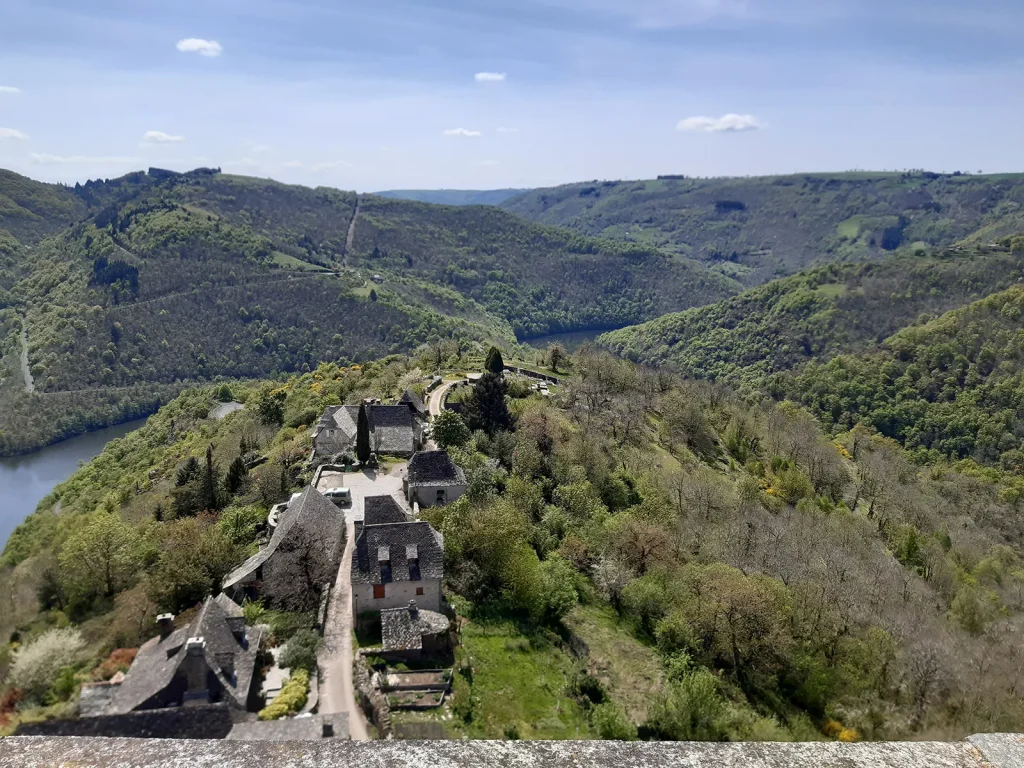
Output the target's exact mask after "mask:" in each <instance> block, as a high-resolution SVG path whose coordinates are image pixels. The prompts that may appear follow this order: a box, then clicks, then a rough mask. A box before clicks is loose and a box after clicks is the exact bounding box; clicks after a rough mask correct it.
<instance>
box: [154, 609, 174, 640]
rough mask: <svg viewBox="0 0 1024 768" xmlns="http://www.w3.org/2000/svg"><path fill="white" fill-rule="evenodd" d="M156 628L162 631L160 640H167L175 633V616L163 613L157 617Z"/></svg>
mask: <svg viewBox="0 0 1024 768" xmlns="http://www.w3.org/2000/svg"><path fill="white" fill-rule="evenodd" d="M156 626H157V628H158V629H159V630H160V639H161V640H165V639H167V637H168V636H169V635H170V634H171V633H172V632H173V631H174V614H173V613H161V614H160V615H159V616H157V617H156Z"/></svg>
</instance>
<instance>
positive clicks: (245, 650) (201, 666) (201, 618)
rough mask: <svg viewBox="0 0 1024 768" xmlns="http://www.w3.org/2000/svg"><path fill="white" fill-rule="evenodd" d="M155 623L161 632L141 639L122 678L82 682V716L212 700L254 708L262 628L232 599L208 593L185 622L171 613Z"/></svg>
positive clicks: (114, 713) (241, 708)
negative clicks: (249, 623) (176, 622)
mask: <svg viewBox="0 0 1024 768" xmlns="http://www.w3.org/2000/svg"><path fill="white" fill-rule="evenodd" d="M157 624H158V627H159V630H160V634H159V635H158V636H156V637H154V638H151V639H150V640H148V641H147V642H145V643H143V645H142V647H141V648H139V653H138V655H137V656H136V657H135V661H133V662H132V665H131V667H130V668H129V670H128V672H127V673H125V675H124V676H123V677H115V678H114V680H112V681H111V682H107V683H93V684H88V683H87V684H84V685H83V686H82V690H81V694H80V699H79V712H80V714H81V716H82V717H95V716H100V715H123V714H127V713H129V712H135V711H139V710H149V709H161V708H166V707H180V706H185V705H199V704H210V703H216V702H225V703H227V705H228V706H229V707H231V708H232V709H235V710H239V711H246V710H248V709H252V708H255V707H256V706H258V703H259V702H258V700H257V694H258V685H257V682H256V681H257V679H258V677H259V676H258V675H257V674H256V652H257V651H258V650H259V647H260V639H261V636H262V630H261V629H259V628H257V627H247V626H246V625H245V617H244V615H243V614H242V609H241V607H240V606H239V605H238V604H237V603H235V602H233V601H232V600H230V599H229V598H228V597H227V596H225V595H217V596H216V597H208V598H206V602H204V603H203V607H202V608H201V609H200V611H199V613H198V615H197V616H196V617H195V619H193V620H192V622H191V623H189V624H188V625H186V626H183V627H180V628H179V627H175V625H174V616H172V615H171V614H164V615H162V616H159V617H158V619H157Z"/></svg>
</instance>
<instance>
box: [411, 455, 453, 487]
mask: <svg viewBox="0 0 1024 768" xmlns="http://www.w3.org/2000/svg"><path fill="white" fill-rule="evenodd" d="M408 477H409V485H411V486H417V485H421V486H422V485H465V484H466V473H465V472H463V471H462V467H460V466H459V465H458V464H456V463H455V462H454V461H452V457H451V456H449V455H448V452H447V451H420V452H419V453H417V454H415V455H414V456H413V457H412V459H410V461H409V474H408Z"/></svg>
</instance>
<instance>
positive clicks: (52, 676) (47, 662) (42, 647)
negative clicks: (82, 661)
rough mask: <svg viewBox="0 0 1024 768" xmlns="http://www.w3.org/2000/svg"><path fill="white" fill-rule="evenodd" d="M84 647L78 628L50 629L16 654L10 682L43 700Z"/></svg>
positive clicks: (31, 696) (8, 679) (36, 698)
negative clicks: (58, 677) (61, 672)
mask: <svg viewBox="0 0 1024 768" xmlns="http://www.w3.org/2000/svg"><path fill="white" fill-rule="evenodd" d="M84 648H85V640H83V639H82V633H81V632H79V631H78V630H77V629H74V628H71V627H68V628H65V629H51V630H49V631H47V632H45V633H43V634H42V635H40V636H39V638H37V639H36V640H35V641H34V642H31V643H29V644H28V645H25V646H22V647H21V648H19V649H18V650H16V651H15V652H14V654H13V660H12V663H11V671H10V673H9V674H8V676H7V681H8V682H9V683H10V684H11V685H12V686H14V687H15V688H18V689H19V690H21V691H22V692H23V693H24V694H25V696H27V697H29V698H31V699H34V700H36V701H40V700H42V699H43V697H44V696H45V695H46V693H47V692H48V691H49V690H50V686H51V685H53V683H54V682H55V681H56V679H57V676H58V675H59V674H60V671H61V670H62V669H64V668H65V667H70V666H71V665H73V664H74V663H75V661H77V660H78V656H79V654H80V653H81V652H82V650H83V649H84Z"/></svg>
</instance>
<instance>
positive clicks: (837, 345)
mask: <svg viewBox="0 0 1024 768" xmlns="http://www.w3.org/2000/svg"><path fill="white" fill-rule="evenodd" d="M1021 256H1022V253H1021V252H1016V253H1013V252H1011V251H1010V247H1009V241H1006V245H1005V246H1001V247H998V248H980V249H979V248H967V247H961V248H957V249H951V250H946V251H940V252H938V253H936V254H935V255H930V256H923V255H915V254H913V253H901V254H899V255H894V256H891V257H889V258H888V259H885V260H883V261H878V262H874V261H873V262H866V263H857V264H832V265H828V266H823V267H815V268H812V269H810V270H807V271H804V272H801V273H799V274H796V275H793V276H791V277H787V278H783V279H780V280H776V281H773V282H771V283H768V284H766V285H763V286H759V287H757V288H752V289H750V290H747V291H745V292H744V293H742V294H740V295H738V296H734V297H732V298H729V299H726V300H724V301H721V302H718V303H716V304H711V305H709V306H705V307H699V308H694V309H689V310H686V311H685V312H679V313H674V314H669V315H665V316H663V317H660V318H658V319H657V320H652V321H650V322H648V323H644V324H642V325H637V326H631V327H628V328H622V329H620V330H617V331H613V332H610V333H607V334H604V335H602V336H601V337H600V343H601V344H602V345H603V346H605V347H607V348H609V349H612V350H614V351H615V352H617V353H618V354H621V355H624V356H626V357H628V358H630V359H632V360H636V361H638V362H642V363H646V364H649V365H662V364H667V365H669V366H671V367H672V368H673V369H675V370H677V371H680V372H682V373H684V374H686V375H688V376H693V377H697V378H712V379H716V380H724V381H729V382H731V383H733V384H744V385H747V386H751V387H755V388H756V387H758V386H759V385H761V384H763V382H764V380H765V377H766V376H769V375H771V374H773V373H777V372H781V371H787V370H791V369H793V368H796V367H799V366H800V365H802V364H804V363H806V362H808V361H810V360H828V359H829V358H830V357H832V356H833V355H836V354H839V353H848V352H859V351H862V350H865V349H868V348H871V347H873V346H874V345H875V344H877V343H878V342H880V341H882V340H883V339H885V338H886V337H887V336H889V335H891V334H893V333H895V332H896V331H898V330H900V329H901V328H903V327H904V326H907V325H909V324H911V323H914V322H917V321H918V319H919V318H920V317H921V316H922V315H926V316H927V315H931V316H935V315H938V314H942V313H943V312H946V311H949V310H951V309H955V308H957V307H961V306H963V305H965V304H968V303H970V302H972V301H975V300H977V299H980V298H983V297H985V296H987V295H988V294H990V293H992V292H994V291H998V290H1001V289H1004V288H1007V287H1009V286H1011V285H1013V284H1015V283H1016V282H1017V281H1018V280H1020V279H1021V276H1022V274H1024V272H1022V269H1024V265H1022V263H1021Z"/></svg>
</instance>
